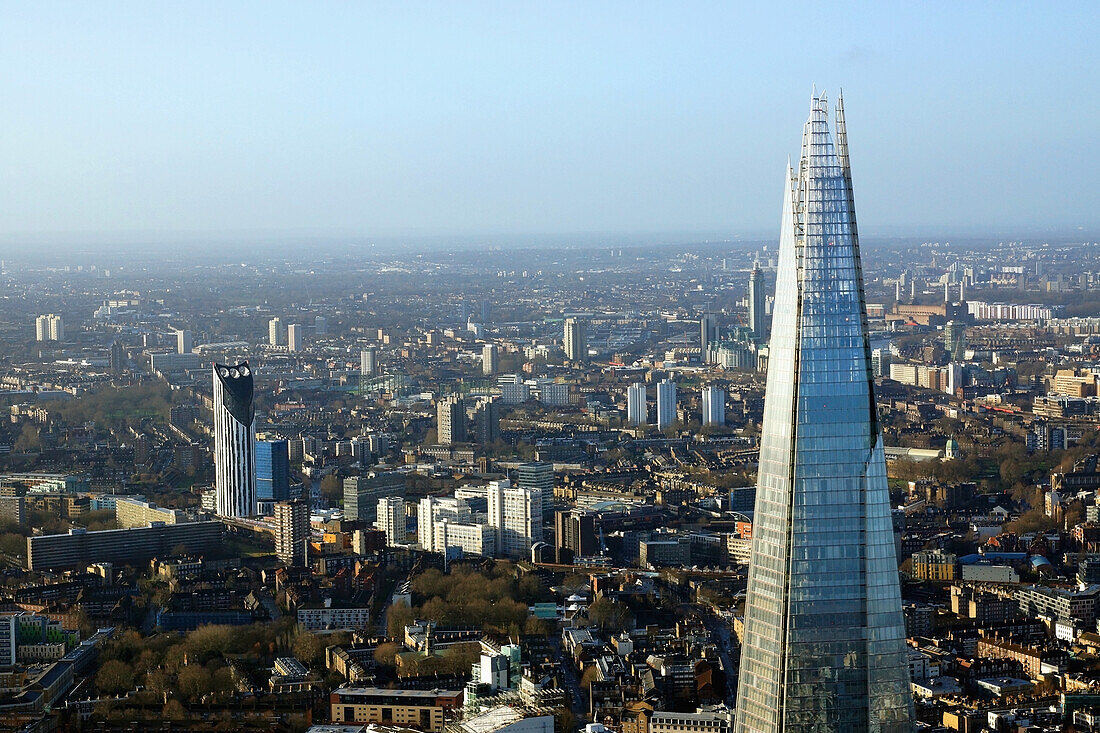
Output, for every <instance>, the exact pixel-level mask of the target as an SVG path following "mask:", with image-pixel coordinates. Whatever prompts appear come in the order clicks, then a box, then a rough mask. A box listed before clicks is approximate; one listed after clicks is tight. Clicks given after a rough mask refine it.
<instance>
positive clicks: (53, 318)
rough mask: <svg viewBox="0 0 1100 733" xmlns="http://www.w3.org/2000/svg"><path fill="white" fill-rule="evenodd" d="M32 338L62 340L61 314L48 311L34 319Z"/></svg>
mask: <svg viewBox="0 0 1100 733" xmlns="http://www.w3.org/2000/svg"><path fill="white" fill-rule="evenodd" d="M34 338H35V340H36V341H64V340H65V324H64V323H62V321H61V316H58V315H54V314H53V313H50V314H48V315H44V316H39V317H38V318H35V319H34Z"/></svg>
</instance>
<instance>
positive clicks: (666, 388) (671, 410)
mask: <svg viewBox="0 0 1100 733" xmlns="http://www.w3.org/2000/svg"><path fill="white" fill-rule="evenodd" d="M674 422H676V383H675V382H673V381H670V380H668V379H662V380H661V381H660V382H659V383H658V384H657V429H658V430H664V429H665V428H667V427H668V426H669V425H671V424H672V423H674Z"/></svg>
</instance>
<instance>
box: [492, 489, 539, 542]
mask: <svg viewBox="0 0 1100 733" xmlns="http://www.w3.org/2000/svg"><path fill="white" fill-rule="evenodd" d="M487 495H488V499H489V525H490V526H491V527H493V529H495V530H496V550H497V557H522V558H525V557H528V556H529V554H530V552H531V545H533V544H534V543H536V542H541V541H542V492H541V491H540V490H538V489H522V488H519V487H513V486H512V482H510V481H507V480H504V481H490V482H489V489H488V492H487Z"/></svg>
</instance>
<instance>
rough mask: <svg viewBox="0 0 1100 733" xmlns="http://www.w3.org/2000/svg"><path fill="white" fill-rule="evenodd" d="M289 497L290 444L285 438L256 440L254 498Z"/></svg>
mask: <svg viewBox="0 0 1100 733" xmlns="http://www.w3.org/2000/svg"><path fill="white" fill-rule="evenodd" d="M289 498H290V445H289V444H288V443H287V441H285V440H257V441H256V499H257V500H258V501H286V500H287V499H289Z"/></svg>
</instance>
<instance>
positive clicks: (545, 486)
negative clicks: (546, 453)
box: [516, 463, 554, 521]
mask: <svg viewBox="0 0 1100 733" xmlns="http://www.w3.org/2000/svg"><path fill="white" fill-rule="evenodd" d="M516 485H517V486H519V488H521V489H530V490H531V491H537V492H538V494H539V496H540V497H542V507H543V510H544V511H545V509H546V506H547V505H549V504H550V502H551V501H552V500H553V498H554V464H552V463H521V464H519V466H518V467H517V468H516ZM541 520H542V517H541V516H540V517H539V521H541Z"/></svg>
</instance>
